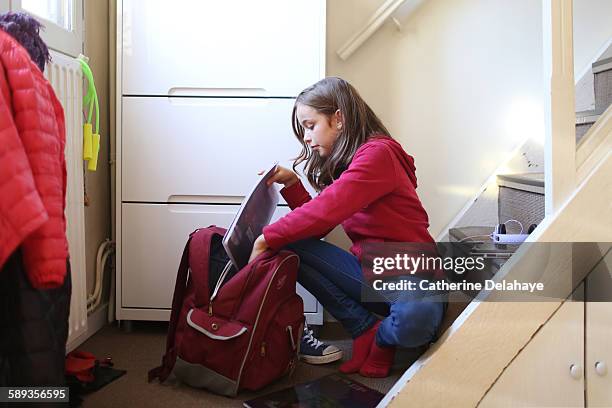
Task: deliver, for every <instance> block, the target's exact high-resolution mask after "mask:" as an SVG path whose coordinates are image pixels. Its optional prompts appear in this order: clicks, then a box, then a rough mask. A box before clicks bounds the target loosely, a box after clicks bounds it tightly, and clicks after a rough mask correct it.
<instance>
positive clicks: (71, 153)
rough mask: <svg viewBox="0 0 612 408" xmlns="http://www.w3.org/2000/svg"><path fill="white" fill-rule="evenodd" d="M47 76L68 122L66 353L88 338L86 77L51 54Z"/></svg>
mask: <svg viewBox="0 0 612 408" xmlns="http://www.w3.org/2000/svg"><path fill="white" fill-rule="evenodd" d="M51 58H52V62H51V63H50V64H47V67H46V69H45V76H46V77H47V79H48V80H49V82H51V85H53V89H54V90H55V93H56V94H57V97H58V98H59V100H60V102H61V103H62V106H63V107H64V114H65V120H66V150H65V152H66V170H67V173H68V180H67V183H66V184H67V191H66V222H67V226H66V235H67V236H68V248H69V253H70V266H71V271H72V296H71V299H70V320H69V325H68V327H69V329H68V342H67V345H66V347H67V351H71V350H72V349H74V348H76V347H77V346H78V345H79V344H81V343H82V342H83V341H84V340H85V338H86V335H87V285H86V268H85V211H84V192H83V114H82V111H83V110H82V106H83V74H82V72H81V66H80V64H79V63H78V62H77V61H76V60H75V59H74V58H71V57H67V56H65V55H63V54H59V53H57V52H54V51H51Z"/></svg>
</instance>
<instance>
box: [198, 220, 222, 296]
mask: <svg viewBox="0 0 612 408" xmlns="http://www.w3.org/2000/svg"><path fill="white" fill-rule="evenodd" d="M223 234H225V230H224V229H222V228H219V227H215V226H211V227H208V228H205V229H203V230H201V231H199V233H197V234H194V236H193V237H192V239H191V244H190V248H191V254H190V255H189V266H190V267H191V277H192V279H193V283H194V290H195V301H194V303H195V304H196V305H198V306H207V305H209V304H210V294H211V292H212V291H211V289H214V288H211V287H210V285H209V272H210V256H211V250H210V249H211V248H210V247H211V245H212V240H213V236H214V235H221V236H223Z"/></svg>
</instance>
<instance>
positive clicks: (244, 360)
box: [236, 254, 299, 390]
mask: <svg viewBox="0 0 612 408" xmlns="http://www.w3.org/2000/svg"><path fill="white" fill-rule="evenodd" d="M291 258H298V262H299V257H298V256H297V255H295V254H292V255H289V256H288V257H286V258H285V259H283V260H282V262H281V263H280V264H279V265H278V266H277V267H276V269H275V270H274V272H273V273H272V277H271V278H270V281H269V282H268V286H267V287H266V291H265V292H264V297H263V299H262V301H261V304H260V305H259V310H258V311H257V317H256V318H255V324H253V331H252V332H251V337H250V338H249V345H248V346H247V349H246V353H245V354H244V358H243V359H242V364H241V365H240V371H238V378H237V379H236V387H237V389H236V390H238V389H239V388H240V380H241V378H242V370H243V369H244V364H245V363H246V360H247V357H248V356H249V352H250V351H251V345H252V343H253V336H254V335H255V331H256V330H257V323H259V316H260V314H261V310H262V309H263V305H264V304H265V303H266V298H267V297H268V292H269V291H270V286H272V282H273V281H274V278H275V277H276V273H277V272H278V270H279V269H280V267H281V266H283V264H284V263H285V262H287V260H288V259H291Z"/></svg>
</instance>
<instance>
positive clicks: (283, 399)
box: [243, 374, 384, 408]
mask: <svg viewBox="0 0 612 408" xmlns="http://www.w3.org/2000/svg"><path fill="white" fill-rule="evenodd" d="M383 397H384V394H382V393H381V392H378V391H376V390H373V389H371V388H368V387H366V386H365V385H363V384H361V383H359V382H357V381H354V380H351V379H350V378H348V377H345V376H343V375H340V374H331V375H327V376H325V377H322V378H319V379H316V380H314V381H310V382H306V383H302V384H297V385H295V386H293V387H290V388H285V389H283V390H280V391H276V392H272V393H270V394H268V395H264V396H262V397H259V398H254V399H252V400H248V401H245V402H244V403H243V405H244V407H246V408H286V407H292V408H293V407H300V408H302V407H303V408H315V407H316V408H320V407H325V408H336V407H338V408H340V407H347V408H348V407H350V408H370V407H372V408H373V407H376V405H378V403H379V402H380V401H381V400H382V398H383Z"/></svg>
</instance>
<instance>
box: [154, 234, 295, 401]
mask: <svg viewBox="0 0 612 408" xmlns="http://www.w3.org/2000/svg"><path fill="white" fill-rule="evenodd" d="M224 233H225V230H224V229H222V228H217V227H214V226H212V227H208V228H203V229H199V230H196V231H195V232H193V233H192V234H191V235H190V236H189V240H188V241H187V245H186V246H185V250H184V252H183V256H182V259H181V263H180V266H179V270H178V274H177V278H176V287H175V289H174V298H173V300H172V314H171V317H170V325H169V328H168V338H167V342H166V354H165V355H164V357H163V358H162V365H161V366H160V367H157V368H154V369H152V370H151V371H149V382H150V381H152V380H153V379H155V378H159V381H160V382H163V381H165V380H166V378H168V376H169V375H170V373H171V372H173V373H174V374H175V375H176V377H177V378H178V379H179V380H181V381H182V382H184V383H186V384H188V385H191V386H193V387H200V388H206V389H208V390H210V391H213V392H216V393H219V394H223V395H228V396H235V395H236V394H237V393H238V391H239V390H240V389H248V390H258V389H260V388H262V387H263V386H265V385H267V384H269V383H270V382H272V381H274V380H275V379H277V378H279V377H281V376H283V375H284V374H286V373H288V372H291V371H292V369H293V367H294V366H295V364H296V362H297V353H298V346H299V343H300V339H301V335H302V329H303V325H304V307H303V303H302V298H301V297H300V296H299V295H297V294H296V292H295V283H296V279H297V270H298V266H299V258H298V256H297V255H295V254H293V253H292V252H289V251H280V252H278V253H272V252H271V251H266V252H265V253H263V254H261V255H260V256H258V257H257V258H256V259H254V260H253V261H252V262H250V263H249V264H248V265H247V266H245V267H244V268H242V269H241V270H240V271H237V272H236V273H235V274H234V275H233V276H231V277H229V280H227V282H225V283H224V281H225V280H226V278H227V277H228V271H229V268H227V267H225V268H223V267H224V266H225V264H226V263H227V256H226V254H225V250H224V249H223V246H222V245H221V240H222V237H223V234H224ZM219 271H221V272H219ZM229 274H231V272H229Z"/></svg>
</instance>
